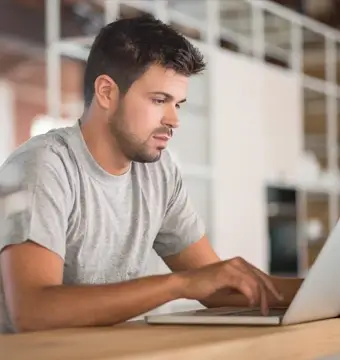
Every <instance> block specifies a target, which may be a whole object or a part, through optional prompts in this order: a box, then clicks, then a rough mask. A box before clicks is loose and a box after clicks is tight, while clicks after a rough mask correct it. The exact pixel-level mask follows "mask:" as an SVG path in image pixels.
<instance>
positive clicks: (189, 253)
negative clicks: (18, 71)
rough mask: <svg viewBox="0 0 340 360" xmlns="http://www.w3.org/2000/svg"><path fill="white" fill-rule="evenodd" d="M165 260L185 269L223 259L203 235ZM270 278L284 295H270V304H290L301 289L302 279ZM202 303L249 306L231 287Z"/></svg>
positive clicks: (205, 304) (175, 266) (212, 305)
mask: <svg viewBox="0 0 340 360" xmlns="http://www.w3.org/2000/svg"><path fill="white" fill-rule="evenodd" d="M164 261H165V263H166V264H167V266H168V267H169V268H170V269H171V270H172V271H185V270H190V269H195V268H199V267H203V266H205V265H208V264H211V263H216V262H219V261H221V259H220V258H219V257H218V256H217V254H216V253H215V251H214V250H213V248H212V246H211V245H210V243H209V240H208V238H207V237H206V236H203V237H202V238H201V239H200V240H199V241H197V242H196V243H193V244H192V245H190V246H189V247H187V248H186V249H185V250H183V251H182V252H180V253H179V254H176V255H171V256H168V257H166V258H164ZM269 278H270V280H271V281H272V283H273V285H274V286H275V288H276V289H277V290H278V291H279V292H280V293H281V294H282V295H283V297H284V300H283V301H280V302H279V301H278V299H277V298H275V297H274V296H269V306H275V305H278V306H287V305H289V304H290V303H291V301H292V299H293V297H294V295H295V294H296V292H297V290H298V289H299V287H300V285H301V283H302V279H299V278H283V277H273V276H270V277H269ZM201 303H202V304H203V305H204V306H207V307H220V306H236V307H247V306H248V305H249V301H248V300H247V298H246V297H245V296H244V295H242V294H239V293H235V292H232V291H231V290H230V289H226V290H220V291H218V292H216V293H215V294H214V295H212V296H210V297H209V298H207V299H205V300H203V301H201Z"/></svg>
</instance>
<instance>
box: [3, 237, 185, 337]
mask: <svg viewBox="0 0 340 360" xmlns="http://www.w3.org/2000/svg"><path fill="white" fill-rule="evenodd" d="M0 265H1V271H0V273H1V274H2V281H3V286H4V293H5V301H6V304H7V308H8V310H9V313H10V317H11V319H12V321H13V323H14V326H15V328H16V329H15V330H16V331H36V330H44V329H53V328H61V327H78V326H96V325H113V324H116V323H119V322H122V321H125V320H128V319H131V318H133V317H135V316H138V315H140V314H143V313H145V312H147V311H149V310H151V309H154V308H157V307H158V306H160V305H162V304H164V303H166V302H168V301H171V300H175V299H177V298H178V297H179V294H180V290H181V288H182V284H181V280H180V277H177V276H172V275H171V274H170V275H159V276H150V277H145V278H140V279H137V280H131V281H128V282H123V283H118V284H112V285H84V286H65V285H62V274H63V260H62V259H61V258H60V257H59V256H58V255H56V254H55V253H53V252H51V251H50V250H47V249H46V248H44V247H42V246H40V245H37V244H35V243H33V242H31V241H27V242H24V243H22V244H20V245H11V246H8V247H6V248H5V249H4V250H3V251H2V252H1V254H0Z"/></svg>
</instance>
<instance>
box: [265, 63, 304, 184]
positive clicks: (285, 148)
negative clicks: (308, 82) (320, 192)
mask: <svg viewBox="0 0 340 360" xmlns="http://www.w3.org/2000/svg"><path fill="white" fill-rule="evenodd" d="M262 74H263V78H262V82H263V99H262V101H263V102H264V120H265V154H264V155H265V173H266V178H267V179H269V180H272V179H275V178H277V177H280V178H282V179H284V180H286V181H289V182H291V181H294V178H295V177H296V174H297V172H298V166H299V160H300V157H301V154H302V152H303V147H304V144H303V137H304V129H303V121H302V113H303V99H302V87H301V80H300V78H299V76H296V74H294V73H293V72H289V71H286V70H283V69H280V68H278V67H273V66H267V67H266V68H264V69H263V71H262Z"/></svg>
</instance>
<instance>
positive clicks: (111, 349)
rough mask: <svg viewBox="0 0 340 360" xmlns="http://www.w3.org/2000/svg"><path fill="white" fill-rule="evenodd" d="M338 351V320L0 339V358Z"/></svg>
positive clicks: (282, 355)
mask: <svg viewBox="0 0 340 360" xmlns="http://www.w3.org/2000/svg"><path fill="white" fill-rule="evenodd" d="M337 352H340V319H333V320H326V321H320V322H314V323H310V324H303V325H295V326H289V327H280V328H273V327H266V328H265V327H235V326H224V327H217V326H214V327H207V326H205V327H204V326H162V325H157V326H150V325H145V324H144V323H128V324H124V325H119V326H116V327H112V328H91V329H69V330H57V331H48V332H39V333H26V334H19V335H3V336H0V359H8V360H40V359H46V360H47V359H48V360H90V359H91V360H110V359H124V360H126V359H129V360H142V359H143V360H144V359H148V360H153V359H155V360H156V359H157V360H169V359H176V360H182V359H186V358H187V359H195V360H201V359H208V360H217V359H223V360H226V359H233V360H235V359H242V360H246V359H252V360H254V359H261V360H266V359H270V360H279V359H284V360H287V359H294V360H302V359H308V360H310V359H317V358H318V357H322V356H327V355H331V354H334V353H337Z"/></svg>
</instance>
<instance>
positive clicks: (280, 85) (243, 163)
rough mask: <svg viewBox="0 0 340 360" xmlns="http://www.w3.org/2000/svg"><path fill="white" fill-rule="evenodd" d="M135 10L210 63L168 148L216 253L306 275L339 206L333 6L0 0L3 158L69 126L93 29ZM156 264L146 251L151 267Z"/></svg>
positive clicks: (338, 17) (339, 110) (339, 59)
mask: <svg viewBox="0 0 340 360" xmlns="http://www.w3.org/2000/svg"><path fill="white" fill-rule="evenodd" d="M142 13H152V14H154V15H155V16H156V17H158V18H160V19H162V20H163V21H166V22H168V23H169V24H171V25H172V26H174V27H175V28H176V29H178V30H179V31H180V32H181V33H183V34H184V35H185V36H187V37H188V38H189V39H190V40H191V41H192V42H193V43H194V44H195V45H196V46H198V47H199V48H200V50H201V51H202V52H203V53H204V55H205V57H206V60H207V62H208V67H207V71H206V72H205V73H204V74H203V75H199V76H196V77H194V78H192V79H191V82H190V88H189V94H188V103H187V104H186V105H185V106H184V107H183V109H181V110H180V118H181V126H180V129H179V130H178V131H176V136H175V137H174V139H173V140H172V142H171V144H170V150H171V152H172V153H173V155H174V157H175V159H176V161H177V162H178V164H179V166H180V168H181V170H182V173H183V178H184V182H185V184H186V186H187V188H188V191H189V193H190V195H191V198H192V201H193V202H194V204H195V205H196V207H197V210H198V212H199V213H200V214H201V216H202V217H203V219H204V221H205V223H206V226H207V233H208V235H209V237H210V239H211V242H212V244H213V246H214V248H215V249H216V251H217V252H218V254H219V255H220V256H221V257H222V258H229V257H233V256H242V257H244V258H245V259H246V260H248V261H249V262H252V263H253V264H254V265H256V266H258V267H260V268H261V269H263V270H264V271H267V272H269V273H271V274H278V275H286V276H304V274H305V273H306V272H307V271H308V269H309V267H310V266H311V265H312V263H313V261H314V259H315V257H316V256H317V254H318V253H319V251H320V249H321V248H322V245H323V243H324V241H325V239H326V237H327V234H328V233H329V231H330V230H331V228H332V227H333V226H334V224H335V222H336V221H337V219H338V217H339V209H340V207H339V205H340V173H339V145H338V144H339V135H340V126H339V125H340V124H339V120H340V101H339V100H340V87H339V86H340V66H339V65H340V32H339V31H338V30H336V28H337V27H339V26H340V5H339V3H338V2H337V1H336V0H322V1H320V0H300V1H299V0H276V1H262V0H220V1H219V0H207V1H204V0H169V1H164V0H143V1H137V0H132V1H118V0H108V1H105V0H93V1H80V0H46V1H43V0H1V1H0V122H1V131H0V163H2V162H3V161H4V160H5V159H6V157H7V156H8V155H9V153H10V152H11V151H12V150H13V149H14V148H16V147H17V146H19V145H20V144H22V143H23V142H24V141H26V140H28V139H29V138H30V137H31V136H34V135H37V134H41V133H44V132H46V131H48V130H49V129H51V128H55V127H60V126H68V125H70V124H71V125H72V124H74V122H75V121H76V120H77V118H78V117H79V116H80V114H81V111H82V72H83V69H84V64H85V61H86V58H87V55H88V51H89V46H90V45H91V42H92V41H93V36H94V35H95V34H96V33H97V32H98V30H99V29H100V27H101V26H103V25H104V24H105V23H106V22H108V21H111V20H113V19H116V18H125V17H133V16H136V15H139V14H142ZM164 271H167V269H166V268H165V266H164V265H163V264H162V262H161V261H160V260H159V259H158V258H157V257H156V256H154V257H153V258H152V259H151V260H150V273H155V272H164ZM195 305H197V304H195ZM191 306H192V303H191V302H187V301H186V302H184V301H179V302H174V303H171V304H167V305H165V308H167V310H169V308H171V310H178V309H184V308H186V307H191ZM162 309H164V307H163V308H162ZM157 311H158V310H157Z"/></svg>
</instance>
